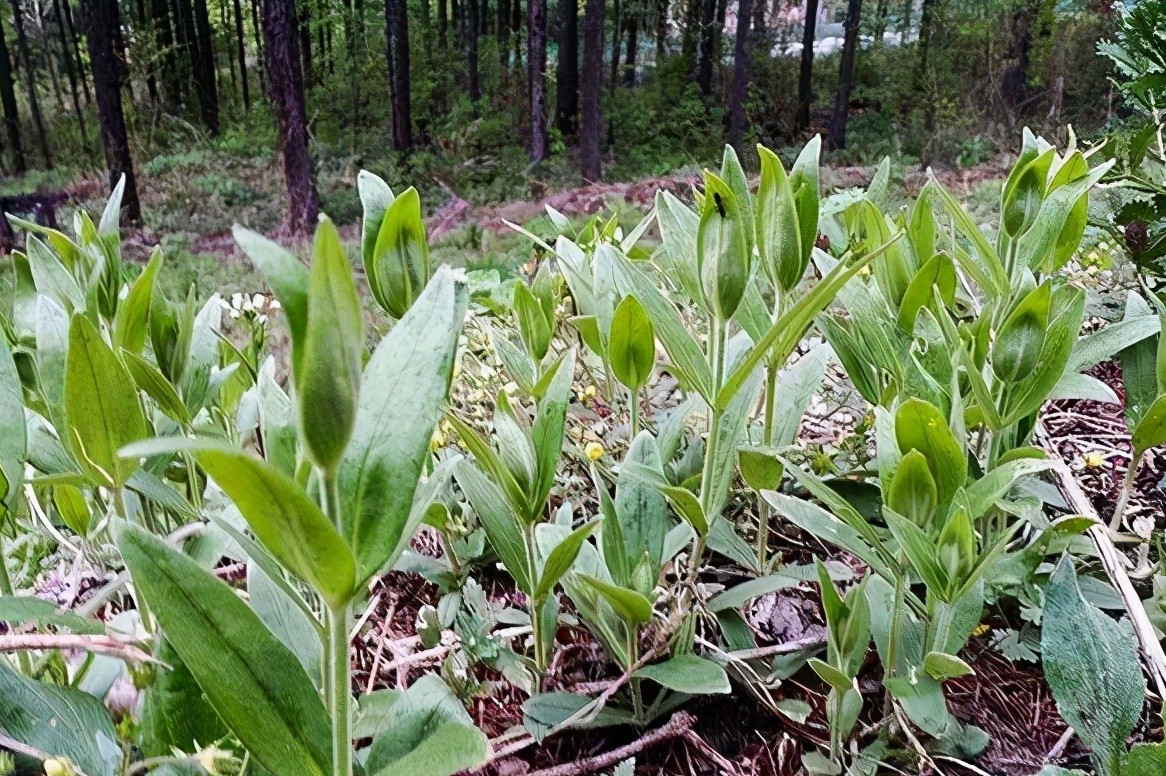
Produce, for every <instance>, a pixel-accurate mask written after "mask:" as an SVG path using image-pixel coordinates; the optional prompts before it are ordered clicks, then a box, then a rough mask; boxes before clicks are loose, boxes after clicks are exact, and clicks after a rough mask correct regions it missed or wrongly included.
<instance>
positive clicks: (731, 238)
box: [696, 171, 753, 322]
mask: <svg viewBox="0 0 1166 776" xmlns="http://www.w3.org/2000/svg"><path fill="white" fill-rule="evenodd" d="M704 182H705V192H704V206H703V207H702V208H701V214H700V225H699V226H698V227H697V231H696V264H697V269H698V272H699V273H700V279H701V285H702V286H703V288H704V298H705V300H706V301H707V303H708V305H709V308H710V310H712V312H713V313H714V315H715V316H716V319H717V320H718V321H721V322H724V321H728V320H729V319H731V318H732V317H733V314H734V313H735V312H736V311H737V306H738V305H740V304H741V298H742V297H743V296H744V295H745V287H746V285H748V283H749V269H750V264H751V262H752V253H753V251H752V235H749V234H747V233H746V219H745V216H744V211H743V203H741V202H740V201H739V200H738V198H737V195H736V194H734V193H733V190H732V189H731V188H730V187H729V185H728V184H727V183H726V182H725V181H724V180H723V179H722V178H720V177H719V176H717V175H714V174H713V173H711V172H708V171H705V176H704Z"/></svg>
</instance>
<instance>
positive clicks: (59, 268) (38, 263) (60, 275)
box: [26, 234, 85, 313]
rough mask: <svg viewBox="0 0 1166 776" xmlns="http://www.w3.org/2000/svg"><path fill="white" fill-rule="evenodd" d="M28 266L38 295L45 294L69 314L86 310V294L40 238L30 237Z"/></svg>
mask: <svg viewBox="0 0 1166 776" xmlns="http://www.w3.org/2000/svg"><path fill="white" fill-rule="evenodd" d="M26 250H27V254H28V266H29V269H30V270H32V279H33V282H34V283H35V284H36V291H37V293H38V294H45V295H47V296H50V297H52V298H53V301H55V302H57V304H59V305H61V307H63V308H65V310H66V311H67V312H69V313H75V312H83V311H84V310H85V292H84V291H83V290H82V289H81V287H80V286H79V285H77V281H76V280H74V279H73V276H72V275H71V274H69V270H67V269H65V265H63V264H62V263H61V261H60V259H58V258H57V256H56V254H55V253H53V250H52V249H51V248H49V246H47V245H45V244H44V243H43V242H41V241H40V239H39V238H37V237H35V236H33V235H31V234H30V235H29V236H28V245H27V246H26Z"/></svg>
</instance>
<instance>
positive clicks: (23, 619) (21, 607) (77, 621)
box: [0, 595, 105, 634]
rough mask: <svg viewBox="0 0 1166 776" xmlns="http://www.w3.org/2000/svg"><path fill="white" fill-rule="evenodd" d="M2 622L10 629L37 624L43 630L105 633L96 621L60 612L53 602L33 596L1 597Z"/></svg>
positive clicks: (0, 611)
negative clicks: (46, 628) (48, 627)
mask: <svg viewBox="0 0 1166 776" xmlns="http://www.w3.org/2000/svg"><path fill="white" fill-rule="evenodd" d="M0 622H3V623H5V624H6V625H7V626H8V627H9V628H18V627H20V626H21V625H28V624H35V625H37V626H38V627H42V628H43V627H46V626H49V625H52V626H53V627H54V628H64V629H66V630H69V631H72V632H73V633H88V634H97V633H105V627H104V626H103V625H102V624H101V623H99V622H97V621H96V620H90V619H87V618H85V617H82V616H80V615H78V614H76V613H74V612H71V611H68V610H65V611H61V612H58V611H57V607H56V606H54V605H53V603H52V602H51V601H46V600H45V599H43V598H36V597H35V596H31V595H15V596H13V595H8V596H0Z"/></svg>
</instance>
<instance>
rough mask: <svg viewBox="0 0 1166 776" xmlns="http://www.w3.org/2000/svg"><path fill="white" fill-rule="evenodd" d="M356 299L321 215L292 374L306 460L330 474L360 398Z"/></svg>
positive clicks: (334, 238) (341, 254) (349, 273)
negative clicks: (299, 357) (299, 355)
mask: <svg viewBox="0 0 1166 776" xmlns="http://www.w3.org/2000/svg"><path fill="white" fill-rule="evenodd" d="M363 351H364V341H363V336H362V334H361V319H360V298H359V297H358V296H357V294H356V285H355V284H354V283H353V281H352V269H351V268H350V267H349V266H348V259H347V258H346V257H345V255H344V248H343V247H342V246H341V245H340V235H339V234H337V233H336V227H335V226H334V225H333V224H332V221H331V220H329V219H328V218H327V217H325V218H323V219H321V221H320V225H319V226H318V227H317V229H316V246H315V258H314V259H313V261H312V268H311V272H310V274H309V279H308V326H307V331H306V332H305V341H304V346H303V359H304V360H303V364H302V367H301V369H300V370H299V373H298V375H297V376H296V377H297V379H296V388H297V391H298V399H299V408H300V436H301V438H302V439H303V440H304V446H305V447H306V448H307V452H308V456H309V457H310V458H311V459H312V461H313V463H315V464H316V465H317V466H319V467H320V468H322V469H324V470H325V471H326V472H329V473H330V472H332V471H333V469H335V467H336V465H337V464H338V463H339V462H340V459H341V457H342V456H343V455H344V449H345V447H346V446H347V445H348V440H349V439H350V438H351V436H352V424H353V423H354V421H355V417H356V407H357V397H358V396H359V395H360V367H361V355H362V353H363Z"/></svg>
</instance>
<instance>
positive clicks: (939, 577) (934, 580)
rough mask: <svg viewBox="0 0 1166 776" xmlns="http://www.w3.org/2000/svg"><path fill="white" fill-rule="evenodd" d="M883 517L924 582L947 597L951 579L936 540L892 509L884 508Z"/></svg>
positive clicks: (940, 595) (943, 596)
mask: <svg viewBox="0 0 1166 776" xmlns="http://www.w3.org/2000/svg"><path fill="white" fill-rule="evenodd" d="M883 517H884V518H886V521H887V525H888V526H889V527H890V529H891V533H892V534H894V535H895V539H896V540H898V542H899V546H900V547H901V548H902V550H903V552H904V553H905V554H906V555H907V559H908V560H909V561H910V562H911V567H912V568H913V569H915V573H916V574H917V575H918V576H919V578H920V579H922V580H923V584H925V585H926V586H927V589H928V590H929V591H931V592H933V593H934V594H935V595H937V596H939V597H940V598H946V597H947V591H948V589H949V587H950V585H951V580H950V578H949V577H948V573H947V570H946V569H945V568H944V567H943V565H941V563H940V560H939V557H938V555H939V550H938V548H937V547H936V544H935V542H934V541H932V540H931V538H930V537H928V536H927V534H925V533H923V530H922V529H921V528H919V526H917V525H915V524H914V523H912V522H911V521H910V520H908V519H907V518H905V517H903V516H902V515H897V514H895V513H894V512H892V511H891V510H890V509H886V510H883Z"/></svg>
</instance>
